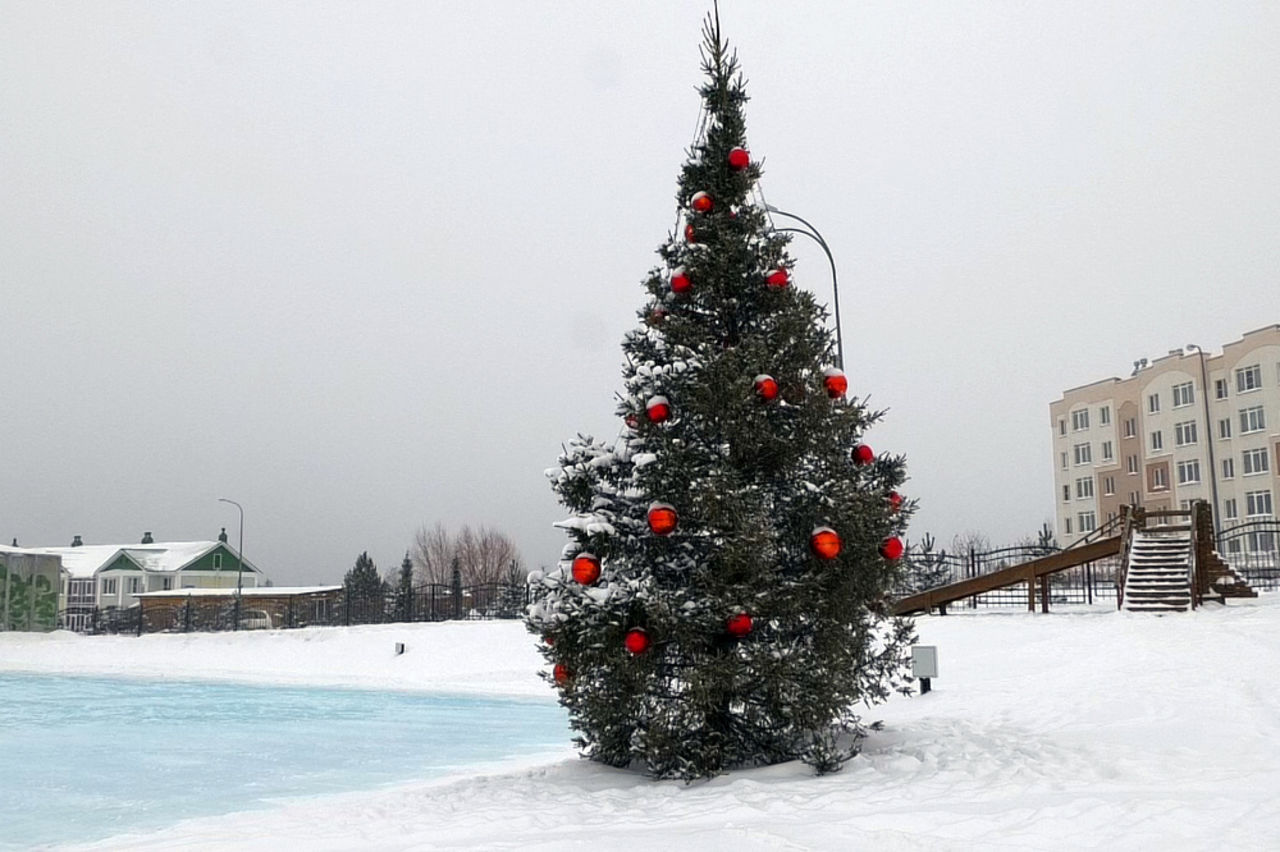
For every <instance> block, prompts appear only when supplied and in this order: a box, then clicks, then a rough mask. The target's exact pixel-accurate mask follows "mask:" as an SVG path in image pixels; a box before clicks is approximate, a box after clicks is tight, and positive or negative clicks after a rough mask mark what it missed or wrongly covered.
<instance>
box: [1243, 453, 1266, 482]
mask: <svg viewBox="0 0 1280 852" xmlns="http://www.w3.org/2000/svg"><path fill="white" fill-rule="evenodd" d="M1240 455H1241V456H1243V458H1244V475H1245V476H1253V475H1254V474H1255V473H1266V472H1267V471H1268V470H1269V469H1270V467H1269V465H1268V463H1267V451H1266V449H1265V448H1264V449H1260V450H1245V451H1244V452H1243V453H1241V454H1240Z"/></svg>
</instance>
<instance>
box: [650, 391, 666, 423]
mask: <svg viewBox="0 0 1280 852" xmlns="http://www.w3.org/2000/svg"><path fill="white" fill-rule="evenodd" d="M644 413H645V414H647V415H648V416H649V421H650V422H651V423H665V422H666V421H667V420H668V419H670V417H671V403H669V402H667V398H666V397H665V396H651V397H649V401H648V402H646V403H645V404H644Z"/></svg>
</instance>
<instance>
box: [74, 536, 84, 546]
mask: <svg viewBox="0 0 1280 852" xmlns="http://www.w3.org/2000/svg"><path fill="white" fill-rule="evenodd" d="M71 546H72V547H84V542H83V541H81V540H80V536H76V537H75V538H73V539H71Z"/></svg>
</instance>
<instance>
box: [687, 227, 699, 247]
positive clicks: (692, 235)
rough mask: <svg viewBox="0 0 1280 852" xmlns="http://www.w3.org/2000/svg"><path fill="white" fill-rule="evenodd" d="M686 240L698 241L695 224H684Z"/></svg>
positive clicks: (688, 241) (690, 241)
mask: <svg viewBox="0 0 1280 852" xmlns="http://www.w3.org/2000/svg"><path fill="white" fill-rule="evenodd" d="M684 240H685V242H687V243H696V242H697V241H698V232H697V231H695V230H694V229H693V225H685V226H684Z"/></svg>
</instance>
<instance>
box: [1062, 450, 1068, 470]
mask: <svg viewBox="0 0 1280 852" xmlns="http://www.w3.org/2000/svg"><path fill="white" fill-rule="evenodd" d="M1067 467H1068V465H1067V454H1066V453H1063V454H1062V469H1063V470H1066V469H1067Z"/></svg>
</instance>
